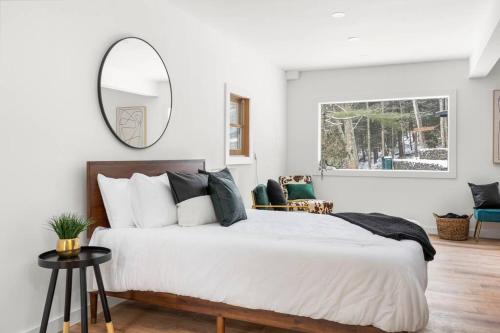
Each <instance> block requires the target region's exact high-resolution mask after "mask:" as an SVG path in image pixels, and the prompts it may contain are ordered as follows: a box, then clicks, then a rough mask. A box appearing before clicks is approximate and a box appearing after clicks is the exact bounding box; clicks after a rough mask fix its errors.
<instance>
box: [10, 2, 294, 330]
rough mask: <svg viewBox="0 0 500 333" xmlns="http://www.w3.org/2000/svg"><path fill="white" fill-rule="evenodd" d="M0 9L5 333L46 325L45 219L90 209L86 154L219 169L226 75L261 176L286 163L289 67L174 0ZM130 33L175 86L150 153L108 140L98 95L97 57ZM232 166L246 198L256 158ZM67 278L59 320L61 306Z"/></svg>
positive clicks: (49, 237) (49, 236) (51, 238)
mask: <svg viewBox="0 0 500 333" xmlns="http://www.w3.org/2000/svg"><path fill="white" fill-rule="evenodd" d="M0 15H1V16H0V80H1V82H0V101H1V103H0V115H1V119H0V126H1V127H0V128H1V139H2V148H1V150H0V156H1V161H0V171H1V172H0V177H1V182H0V199H1V200H0V203H1V207H0V220H1V222H2V230H1V232H0V244H2V246H1V251H0V259H1V262H2V263H3V264H4V266H3V268H2V274H0V295H1V297H0V332H9V333H17V332H26V331H28V330H30V329H31V328H34V327H36V326H38V325H39V324H40V318H41V314H42V309H43V303H44V300H45V294H46V288H47V285H48V280H49V274H50V272H49V271H48V270H46V269H42V268H39V267H38V266H37V264H36V255H37V254H38V253H40V252H41V251H44V250H48V249H51V248H54V246H55V241H56V237H55V235H54V234H53V233H51V232H49V231H47V230H45V227H44V225H45V223H46V221H47V219H48V218H49V217H50V216H52V215H54V214H58V213H60V212H64V211H73V212H77V213H81V214H84V213H85V162H86V161H87V160H145V159H189V158H205V159H207V167H208V168H210V169H213V168H218V167H222V166H223V163H224V150H223V149H224V141H223V140H224V127H223V123H224V82H229V83H232V84H234V85H236V86H238V87H243V88H244V89H245V90H246V91H248V92H250V94H251V98H252V105H253V112H254V114H253V119H254V124H255V126H256V128H258V130H257V131H256V133H257V134H258V135H256V137H255V138H254V140H255V141H254V145H255V151H256V153H257V154H258V157H259V177H260V179H261V180H265V179H267V178H270V177H273V178H276V177H277V176H278V175H280V174H282V173H283V172H284V171H285V162H286V149H285V142H286V123H285V121H284V119H285V118H286V110H285V105H286V104H285V103H286V95H285V94H286V82H285V79H284V74H283V73H282V71H281V70H278V69H277V68H275V67H274V66H272V65H270V64H269V63H267V62H266V61H264V60H263V59H262V58H260V56H259V55H258V54H256V53H255V52H253V51H252V50H249V49H247V48H246V47H245V46H244V45H240V44H238V43H236V42H234V41H232V40H228V39H227V38H226V37H225V36H224V35H221V33H219V32H217V31H214V30H212V29H210V28H209V27H207V26H205V25H203V24H202V23H200V22H199V21H197V20H195V19H193V18H192V17H190V16H188V15H186V14H184V13H183V12H181V11H180V10H178V9H177V8H175V7H173V6H172V5H171V4H170V3H169V2H168V1H166V0H148V1H139V0H136V1H124V0H114V1H113V0H80V1H76V0H75V1H7V2H4V1H0ZM131 35H132V36H138V37H141V38H144V39H146V40H147V41H148V42H150V43H151V44H152V45H154V47H155V48H156V49H157V50H158V52H159V53H160V54H161V55H162V57H163V59H164V61H165V63H166V65H167V67H168V71H169V74H170V77H171V80H172V85H173V112H172V119H171V121H170V125H169V128H168V129H167V131H166V133H165V135H164V136H163V138H162V139H161V140H160V142H158V143H157V144H156V145H155V146H153V147H152V148H149V149H146V150H133V149H129V148H127V147H125V146H124V145H122V144H121V143H120V142H118V141H117V140H116V139H115V138H114V137H113V135H112V134H111V132H110V131H109V130H108V128H107V127H106V124H105V123H104V120H103V119H102V116H101V114H100V111H99V105H98V100H97V90H96V85H97V84H96V82H97V73H98V69H99V65H100V62H101V58H102V56H103V55H104V53H105V51H106V50H107V48H108V47H109V45H110V44H111V43H113V42H114V41H116V40H117V39H119V38H122V37H125V36H131ZM234 171H235V173H237V174H236V178H237V179H238V182H239V186H240V189H241V192H242V194H243V196H244V198H245V200H246V201H247V203H248V201H249V191H250V189H251V187H252V186H254V185H255V184H254V182H255V165H246V166H239V167H235V168H234ZM63 278H64V274H61V277H60V279H59V286H58V290H57V295H56V298H55V301H54V306H53V310H52V316H51V317H52V318H59V316H61V314H62V309H63V295H62V290H63V288H62V285H63ZM76 282H77V280H76V278H75V288H74V297H73V308H74V309H76V308H78V304H79V298H78V294H79V293H78V291H77V290H78V289H77V284H76Z"/></svg>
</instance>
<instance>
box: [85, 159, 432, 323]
mask: <svg viewBox="0 0 500 333" xmlns="http://www.w3.org/2000/svg"><path fill="white" fill-rule="evenodd" d="M198 168H200V169H203V168H204V161H202V160H188V161H140V162H139V161H138V162H88V164H87V177H88V183H87V184H88V189H87V190H88V215H89V217H91V218H93V219H94V220H95V221H96V224H95V225H94V226H93V227H92V228H91V229H89V234H88V235H89V238H91V240H90V243H91V244H92V245H98V246H105V247H109V248H111V250H112V251H113V259H112V261H111V262H110V263H109V264H107V265H104V266H103V267H102V274H103V279H104V282H105V286H106V289H107V294H108V295H110V296H114V297H119V298H124V299H131V300H136V301H139V302H145V303H150V304H156V305H161V306H165V307H169V308H174V309H178V310H185V311H192V312H197V313H204V314H208V315H212V316H215V317H216V318H217V332H218V333H222V332H224V319H225V318H230V319H236V320H242V321H247V322H253V323H258V324H263V325H268V326H275V327H281V328H286V329H292V330H296V331H301V332H311V333H316V332H318V333H319V332H339V333H340V332H382V331H389V332H398V331H416V330H418V329H421V328H423V327H425V325H426V323H427V320H428V307H427V302H426V298H425V289H426V286H427V266H426V262H425V260H424V258H423V253H422V248H421V247H420V245H419V244H418V243H416V242H413V241H409V240H407V241H399V242H398V241H394V240H391V239H387V238H383V237H380V236H376V235H373V234H372V233H371V232H369V231H366V230H364V229H362V228H360V227H357V226H355V225H353V224H350V223H348V222H346V221H344V220H342V219H339V218H336V217H332V216H328V215H314V214H307V213H289V212H274V211H258V210H248V211H247V214H248V220H246V221H244V222H240V223H236V224H235V225H233V226H231V227H228V228H224V227H221V226H219V225H218V224H208V225H203V226H198V227H180V226H178V225H172V226H168V227H164V228H159V229H138V228H131V229H110V228H109V225H108V224H107V218H106V213H105V210H104V207H103V204H102V199H101V198H100V193H99V189H98V186H97V181H96V177H97V174H98V173H101V174H104V175H106V176H108V177H115V178H118V177H130V176H131V175H132V173H134V172H141V173H144V174H147V175H150V176H154V175H159V174H161V173H163V172H165V171H167V170H168V171H186V172H196V171H197V170H198ZM90 299H91V318H92V320H93V321H95V319H96V309H97V294H96V293H95V292H91V293H90Z"/></svg>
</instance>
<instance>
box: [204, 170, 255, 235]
mask: <svg viewBox="0 0 500 333" xmlns="http://www.w3.org/2000/svg"><path fill="white" fill-rule="evenodd" d="M231 178H232V177H231ZM208 193H209V194H210V198H211V199H212V204H213V205H214V211H215V216H216V217H217V221H218V222H219V223H220V224H221V225H222V226H224V227H229V226H230V225H231V224H233V223H236V222H238V221H241V220H246V219H247V214H246V211H245V206H244V205H243V200H242V199H241V194H240V191H239V190H238V187H237V186H236V184H235V182H234V181H233V180H232V179H229V178H228V177H227V176H222V177H219V176H217V175H214V174H209V175H208Z"/></svg>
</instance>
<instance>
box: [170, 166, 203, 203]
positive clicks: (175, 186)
mask: <svg viewBox="0 0 500 333" xmlns="http://www.w3.org/2000/svg"><path fill="white" fill-rule="evenodd" d="M167 175H168V180H169V181H170V187H171V189H172V195H173V197H174V201H175V203H176V204H178V203H179V202H183V201H184V200H187V199H191V198H194V197H200V196H202V195H207V194H208V192H207V190H208V176H207V175H204V174H201V173H185V172H170V171H167Z"/></svg>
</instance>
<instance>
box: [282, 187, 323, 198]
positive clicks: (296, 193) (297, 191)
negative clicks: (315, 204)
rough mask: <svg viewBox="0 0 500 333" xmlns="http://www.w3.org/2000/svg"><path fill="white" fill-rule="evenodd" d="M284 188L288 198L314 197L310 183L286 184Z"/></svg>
mask: <svg viewBox="0 0 500 333" xmlns="http://www.w3.org/2000/svg"><path fill="white" fill-rule="evenodd" d="M286 190H287V192H288V200H298V199H316V196H315V195H314V189H313V185H312V184H288V185H286Z"/></svg>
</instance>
